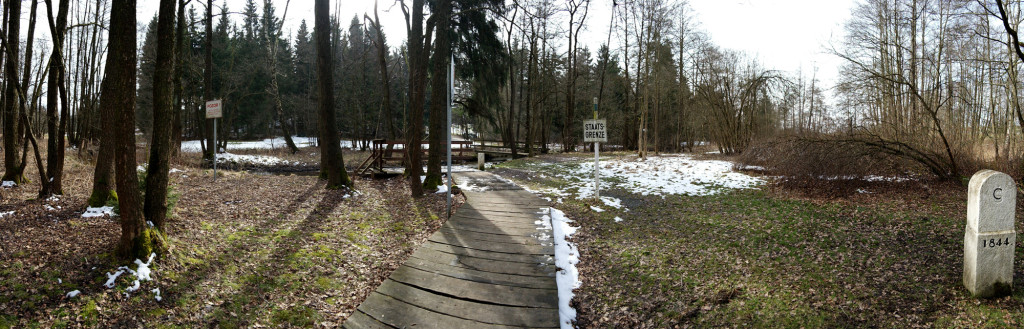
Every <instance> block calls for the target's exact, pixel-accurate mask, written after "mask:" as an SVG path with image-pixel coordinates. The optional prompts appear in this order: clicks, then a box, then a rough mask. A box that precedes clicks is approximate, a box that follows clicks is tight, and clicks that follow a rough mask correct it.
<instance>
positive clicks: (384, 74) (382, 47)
mask: <svg viewBox="0 0 1024 329" xmlns="http://www.w3.org/2000/svg"><path fill="white" fill-rule="evenodd" d="M370 22H371V23H372V24H373V28H374V29H375V30H376V31H377V35H376V38H375V39H374V40H373V42H374V44H375V45H376V46H377V65H378V66H379V67H380V76H381V84H382V85H383V86H382V88H384V90H383V93H384V95H383V97H384V99H383V102H384V107H383V110H384V115H383V116H384V126H385V129H387V132H388V139H396V138H398V133H397V132H396V130H395V122H394V118H393V113H394V111H393V110H392V109H391V76H390V75H388V46H387V44H386V43H385V42H384V30H383V28H381V25H380V17H379V16H378V15H377V3H376V2H374V4H373V20H371V21H370ZM388 147H389V148H390V147H392V145H390V144H388Z"/></svg>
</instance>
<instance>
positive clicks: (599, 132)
mask: <svg viewBox="0 0 1024 329" xmlns="http://www.w3.org/2000/svg"><path fill="white" fill-rule="evenodd" d="M607 127H608V125H607V124H606V123H605V120H604V119H600V120H597V119H595V120H583V142H584V143H594V142H600V143H607V142H608V129H607Z"/></svg>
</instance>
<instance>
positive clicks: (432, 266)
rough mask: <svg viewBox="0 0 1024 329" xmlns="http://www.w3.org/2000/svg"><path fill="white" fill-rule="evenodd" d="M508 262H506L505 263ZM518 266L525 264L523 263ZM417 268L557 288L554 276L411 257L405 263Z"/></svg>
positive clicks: (494, 281)
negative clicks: (511, 271) (506, 272)
mask: <svg viewBox="0 0 1024 329" xmlns="http://www.w3.org/2000/svg"><path fill="white" fill-rule="evenodd" d="M506 264H508V263H506ZM515 264H520V266H522V265H525V264H523V263H515ZM402 266H408V267H411V268H414V269H417V270H421V271H424V272H430V273H434V274H437V275H443V276H446V277H449V278H455V279H462V280H466V281H473V282H480V283H487V284H493V285H502V286H510V287H522V288H538V289H540V288H543V289H557V288H558V287H557V286H556V285H555V277H554V276H547V277H540V276H525V275H515V274H503V273H494V272H486V271H480V270H474V269H469V268H465V267H456V266H448V265H445V264H438V263H434V262H431V261H428V260H424V259H420V258H415V257H411V258H409V259H408V260H407V261H406V262H405V265H402Z"/></svg>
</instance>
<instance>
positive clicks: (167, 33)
mask: <svg viewBox="0 0 1024 329" xmlns="http://www.w3.org/2000/svg"><path fill="white" fill-rule="evenodd" d="M175 1H177V0H160V12H159V14H158V15H159V16H158V18H157V26H156V69H155V71H154V72H153V140H152V141H150V143H149V145H150V148H149V168H148V169H147V170H146V196H145V197H146V200H145V204H144V205H143V208H142V211H143V213H144V214H145V215H146V219H147V220H149V221H151V222H153V226H155V227H156V228H157V230H160V231H161V232H166V231H165V229H164V221H165V220H166V219H167V179H168V177H167V176H168V174H169V171H170V170H171V168H170V158H171V150H170V148H171V125H169V124H167V122H168V121H170V120H172V119H173V114H172V111H173V109H172V106H173V105H174V62H175V61H174V19H175V14H176V13H175V12H174V5H175Z"/></svg>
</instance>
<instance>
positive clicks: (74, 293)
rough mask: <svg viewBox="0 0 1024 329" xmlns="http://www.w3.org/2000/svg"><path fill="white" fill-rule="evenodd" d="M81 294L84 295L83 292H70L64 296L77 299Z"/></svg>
mask: <svg viewBox="0 0 1024 329" xmlns="http://www.w3.org/2000/svg"><path fill="white" fill-rule="evenodd" d="M81 293H82V292H81V291H78V290H72V291H69V292H68V294H67V295H64V296H67V297H68V298H75V297H77V296H78V295H79V294H81Z"/></svg>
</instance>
